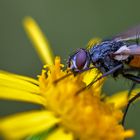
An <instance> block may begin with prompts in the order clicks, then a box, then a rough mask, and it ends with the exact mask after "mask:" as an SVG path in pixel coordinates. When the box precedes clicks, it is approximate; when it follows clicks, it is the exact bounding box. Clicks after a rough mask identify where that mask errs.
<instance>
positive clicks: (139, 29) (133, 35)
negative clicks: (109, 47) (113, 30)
mask: <svg viewBox="0 0 140 140" xmlns="http://www.w3.org/2000/svg"><path fill="white" fill-rule="evenodd" d="M138 38H140V25H138V26H135V27H132V28H130V29H128V30H126V31H124V32H122V33H120V34H118V35H116V36H114V37H113V40H126V41H127V40H133V39H135V40H136V39H138Z"/></svg>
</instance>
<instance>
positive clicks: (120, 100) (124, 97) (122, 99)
mask: <svg viewBox="0 0 140 140" xmlns="http://www.w3.org/2000/svg"><path fill="white" fill-rule="evenodd" d="M139 91H140V89H139V88H137V89H134V90H133V92H132V93H131V95H130V97H128V90H125V91H121V92H118V93H115V94H113V95H112V96H110V97H108V98H106V102H108V103H113V104H114V105H115V107H116V108H123V107H125V106H126V105H127V103H128V99H131V98H132V97H133V96H135V95H136V94H137V93H139ZM138 99H139V98H138Z"/></svg>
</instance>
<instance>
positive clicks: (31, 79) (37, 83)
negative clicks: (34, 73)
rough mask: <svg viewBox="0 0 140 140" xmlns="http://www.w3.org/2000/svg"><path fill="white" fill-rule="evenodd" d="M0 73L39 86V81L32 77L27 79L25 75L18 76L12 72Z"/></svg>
mask: <svg viewBox="0 0 140 140" xmlns="http://www.w3.org/2000/svg"><path fill="white" fill-rule="evenodd" d="M0 73H3V74H5V75H9V76H13V77H15V78H18V79H21V80H25V81H28V82H30V83H33V84H35V85H39V82H38V80H36V79H34V78H31V77H27V76H23V75H18V74H14V73H10V72H7V71H3V70H0Z"/></svg>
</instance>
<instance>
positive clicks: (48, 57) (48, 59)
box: [23, 17, 54, 65]
mask: <svg viewBox="0 0 140 140" xmlns="http://www.w3.org/2000/svg"><path fill="white" fill-rule="evenodd" d="M23 25H24V28H25V31H26V33H27V35H28V36H29V38H30V40H31V41H32V43H33V45H34V47H35V49H36V51H37V53H38V54H39V56H40V58H41V60H42V62H43V63H44V64H50V65H52V64H53V60H54V57H53V53H52V51H51V48H50V45H49V42H48V40H47V38H45V36H44V35H43V33H42V32H41V30H40V28H39V26H38V25H37V23H36V22H35V20H34V19H32V18H31V17H26V18H25V19H24V20H23Z"/></svg>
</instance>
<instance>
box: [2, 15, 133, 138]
mask: <svg viewBox="0 0 140 140" xmlns="http://www.w3.org/2000/svg"><path fill="white" fill-rule="evenodd" d="M24 27H25V29H26V31H27V33H28V35H29V36H30V38H31V40H32V42H33V43H34V44H35V46H36V47H37V51H38V52H39V54H40V56H41V58H42V60H43V62H44V63H47V65H45V66H44V68H43V70H42V73H41V75H39V76H38V80H35V79H32V78H29V77H26V76H20V75H16V74H11V73H8V72H4V71H0V99H9V100H18V101H24V102H31V103H36V104H39V105H42V109H41V110H33V111H29V112H24V113H20V114H15V115H12V116H8V117H6V118H1V119H0V133H1V134H2V135H3V136H4V137H5V138H6V139H9V140H19V139H22V138H26V137H28V139H33V137H34V138H37V136H39V137H40V139H45V140H56V139H57V140H124V139H126V138H129V137H132V136H133V135H134V131H133V130H125V129H124V127H123V126H122V125H121V120H122V116H123V112H122V109H123V107H124V106H125V105H126V104H127V102H128V100H127V92H123V93H119V94H116V95H114V96H112V97H106V96H102V95H101V88H102V83H103V80H100V81H99V82H97V83H96V84H94V85H93V86H92V87H91V88H89V89H87V90H84V91H83V92H82V93H80V94H78V95H76V92H77V91H78V90H79V89H81V88H83V87H85V86H86V84H87V83H89V82H90V81H91V80H92V79H90V78H88V77H91V78H94V77H95V75H96V71H93V70H92V71H89V72H86V73H85V74H80V75H78V76H76V77H74V76H73V75H71V76H68V77H66V78H65V79H63V80H61V81H59V82H58V83H54V81H55V80H57V79H59V78H61V77H63V76H65V75H67V71H66V70H62V67H63V65H62V64H61V62H60V58H59V57H56V58H55V61H53V57H52V56H53V55H52V54H51V53H50V52H51V51H50V47H49V45H48V42H46V41H45V39H44V36H43V34H42V33H41V31H40V29H39V27H38V26H37V24H36V23H35V21H34V20H33V19H32V18H29V17H28V18H25V20H24ZM53 62H54V64H53ZM89 75H90V76H89ZM120 98H121V100H120ZM43 132H44V133H43ZM29 136H30V137H29Z"/></svg>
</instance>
